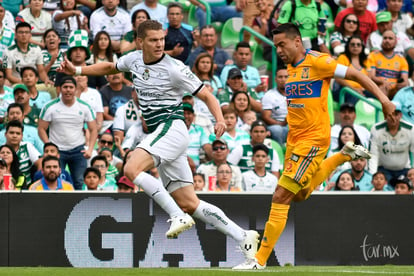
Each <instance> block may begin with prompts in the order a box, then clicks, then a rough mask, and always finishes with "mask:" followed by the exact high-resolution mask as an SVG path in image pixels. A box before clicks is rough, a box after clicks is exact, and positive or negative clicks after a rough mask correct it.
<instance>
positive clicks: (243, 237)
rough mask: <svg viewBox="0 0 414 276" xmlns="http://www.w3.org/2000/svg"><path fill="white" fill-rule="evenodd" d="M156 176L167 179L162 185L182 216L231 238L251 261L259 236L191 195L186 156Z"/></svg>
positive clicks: (168, 163) (190, 178)
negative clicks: (164, 184)
mask: <svg viewBox="0 0 414 276" xmlns="http://www.w3.org/2000/svg"><path fill="white" fill-rule="evenodd" d="M159 173H160V176H161V178H162V179H163V180H164V179H169V181H167V180H166V181H165V182H168V183H169V185H168V186H167V189H168V191H169V192H170V193H171V196H172V197H173V198H174V199H175V201H176V202H177V204H178V206H180V207H181V208H182V210H183V211H184V212H186V213H188V214H191V215H192V216H193V217H195V218H197V219H199V220H201V221H203V222H204V223H206V224H208V225H212V226H213V227H214V228H216V229H217V230H219V231H220V232H222V233H223V234H225V235H228V236H230V237H232V238H233V239H234V240H235V241H236V242H237V243H238V244H239V245H240V248H241V249H242V252H243V253H244V255H245V257H246V258H247V259H251V258H253V257H254V255H255V254H256V251H257V245H258V243H259V234H258V233H257V232H256V231H246V230H244V229H242V228H241V227H240V226H238V225H237V224H236V223H235V222H233V221H232V220H231V219H229V218H228V217H227V216H226V214H225V213H224V212H223V211H222V210H221V209H220V208H218V207H217V206H215V205H212V204H210V203H208V202H205V201H203V200H199V198H198V197H197V195H196V193H195V192H194V185H193V177H192V173H191V169H190V167H189V165H188V161H187V156H186V154H185V153H183V154H182V155H181V156H180V157H179V158H177V159H176V160H174V161H172V162H165V163H162V164H161V165H160V167H159Z"/></svg>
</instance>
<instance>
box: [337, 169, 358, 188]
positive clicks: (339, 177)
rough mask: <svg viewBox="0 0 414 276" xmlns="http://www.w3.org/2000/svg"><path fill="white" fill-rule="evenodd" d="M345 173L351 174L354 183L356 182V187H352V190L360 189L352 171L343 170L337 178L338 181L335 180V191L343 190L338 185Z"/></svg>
mask: <svg viewBox="0 0 414 276" xmlns="http://www.w3.org/2000/svg"><path fill="white" fill-rule="evenodd" d="M344 174H349V175H350V176H351V179H352V183H353V184H354V187H352V189H351V191H355V190H359V189H358V187H356V186H355V179H354V177H353V176H352V174H351V173H350V172H348V171H344V172H342V173H341V174H340V175H339V176H338V178H337V179H336V181H335V189H334V190H335V191H342V190H341V188H339V186H338V184H339V180H340V179H341V176H342V175H344Z"/></svg>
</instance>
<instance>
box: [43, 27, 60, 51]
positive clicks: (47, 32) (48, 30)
mask: <svg viewBox="0 0 414 276" xmlns="http://www.w3.org/2000/svg"><path fill="white" fill-rule="evenodd" d="M50 32H53V33H55V34H56V35H57V36H58V37H59V38H60V36H59V34H58V32H57V31H56V30H55V29H47V30H46V32H45V33H44V34H43V41H45V42H46V37H47V35H48V34H49V33H50ZM45 48H46V50H47V46H46V44H45Z"/></svg>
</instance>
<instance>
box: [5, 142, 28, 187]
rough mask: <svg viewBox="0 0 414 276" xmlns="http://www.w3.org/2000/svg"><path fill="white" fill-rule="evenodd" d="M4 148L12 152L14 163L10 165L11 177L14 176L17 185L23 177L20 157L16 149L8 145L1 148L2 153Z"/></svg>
mask: <svg viewBox="0 0 414 276" xmlns="http://www.w3.org/2000/svg"><path fill="white" fill-rule="evenodd" d="M4 147H6V148H8V149H9V150H10V151H11V152H12V156H13V161H12V162H11V164H10V172H11V175H12V177H13V179H14V181H15V182H16V183H17V181H18V179H19V176H20V175H21V173H20V161H19V157H18V156H17V154H16V152H15V151H14V149H13V148H12V147H11V146H9V145H7V144H4V145H2V146H0V151H1V150H2V149H3V148H4ZM23 186H25V185H23Z"/></svg>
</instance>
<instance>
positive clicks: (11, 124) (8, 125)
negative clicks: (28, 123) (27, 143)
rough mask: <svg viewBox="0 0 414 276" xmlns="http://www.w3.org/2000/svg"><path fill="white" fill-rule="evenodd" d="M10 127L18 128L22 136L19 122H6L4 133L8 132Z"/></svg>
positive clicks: (21, 127)
mask: <svg viewBox="0 0 414 276" xmlns="http://www.w3.org/2000/svg"><path fill="white" fill-rule="evenodd" d="M11 127H18V128H20V129H21V130H22V134H23V130H24V126H23V124H22V123H21V122H20V121H18V120H13V121H10V122H8V123H7V125H6V132H8V131H9V129H10V128H11Z"/></svg>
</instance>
